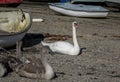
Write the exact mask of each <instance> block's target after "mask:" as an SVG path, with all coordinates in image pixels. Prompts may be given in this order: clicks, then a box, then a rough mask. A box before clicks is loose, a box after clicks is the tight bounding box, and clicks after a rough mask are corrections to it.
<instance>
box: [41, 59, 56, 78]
mask: <svg viewBox="0 0 120 82" xmlns="http://www.w3.org/2000/svg"><path fill="white" fill-rule="evenodd" d="M43 65H44V67H45V78H46V79H52V78H53V77H54V75H55V73H54V71H53V68H52V67H51V66H50V65H49V64H48V62H47V60H46V59H45V60H44V61H43Z"/></svg>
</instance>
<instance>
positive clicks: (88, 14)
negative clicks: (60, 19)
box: [49, 5, 108, 17]
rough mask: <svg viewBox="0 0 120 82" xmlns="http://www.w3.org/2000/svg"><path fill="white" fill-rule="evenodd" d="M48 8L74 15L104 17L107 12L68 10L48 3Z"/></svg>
mask: <svg viewBox="0 0 120 82" xmlns="http://www.w3.org/2000/svg"><path fill="white" fill-rule="evenodd" d="M49 8H50V9H52V10H54V11H56V12H59V13H61V14H64V15H69V16H76V17H106V16H107V15H108V12H99V11H96V12H95V11H94V12H93V11H74V10H68V9H64V8H60V7H56V6H52V5H49Z"/></svg>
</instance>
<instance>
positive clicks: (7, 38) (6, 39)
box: [0, 10, 32, 48]
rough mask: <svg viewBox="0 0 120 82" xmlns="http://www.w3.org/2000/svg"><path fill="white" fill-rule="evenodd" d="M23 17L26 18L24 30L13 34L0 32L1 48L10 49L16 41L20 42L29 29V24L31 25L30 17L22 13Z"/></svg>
mask: <svg viewBox="0 0 120 82" xmlns="http://www.w3.org/2000/svg"><path fill="white" fill-rule="evenodd" d="M8 11H9V10H8ZM24 15H25V17H26V19H27V18H28V20H27V24H26V27H25V29H24V30H22V31H19V32H15V33H13V32H12V33H9V32H4V31H0V47H2V48H6V47H11V46H13V45H15V44H16V42H17V41H20V40H22V39H23V37H24V36H25V34H26V33H27V31H28V30H29V29H30V27H31V23H32V20H31V16H30V15H29V13H26V12H24Z"/></svg>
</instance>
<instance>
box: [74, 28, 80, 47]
mask: <svg viewBox="0 0 120 82" xmlns="http://www.w3.org/2000/svg"><path fill="white" fill-rule="evenodd" d="M73 44H74V48H79V45H78V41H77V36H76V28H75V27H74V26H73Z"/></svg>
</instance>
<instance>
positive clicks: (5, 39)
mask: <svg viewBox="0 0 120 82" xmlns="http://www.w3.org/2000/svg"><path fill="white" fill-rule="evenodd" d="M30 27H31V17H30V15H29V13H27V12H23V11H22V10H9V9H7V10H0V47H3V48H4V47H10V46H13V45H15V44H16V42H17V41H19V40H22V38H23V37H24V35H25V34H26V32H27V31H28V30H29V29H30Z"/></svg>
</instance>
